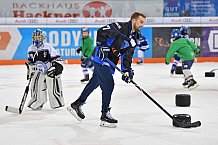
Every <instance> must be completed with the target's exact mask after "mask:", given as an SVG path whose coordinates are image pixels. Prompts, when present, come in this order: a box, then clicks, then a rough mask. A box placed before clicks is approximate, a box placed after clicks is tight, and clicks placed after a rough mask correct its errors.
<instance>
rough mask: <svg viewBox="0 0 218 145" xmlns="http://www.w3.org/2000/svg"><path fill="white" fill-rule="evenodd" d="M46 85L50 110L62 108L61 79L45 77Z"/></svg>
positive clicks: (58, 77)
mask: <svg viewBox="0 0 218 145" xmlns="http://www.w3.org/2000/svg"><path fill="white" fill-rule="evenodd" d="M46 85H47V91H48V96H49V102H50V106H51V108H53V109H55V108H59V107H63V106H64V98H63V88H62V81H61V77H60V76H57V77H55V78H51V77H48V76H46Z"/></svg>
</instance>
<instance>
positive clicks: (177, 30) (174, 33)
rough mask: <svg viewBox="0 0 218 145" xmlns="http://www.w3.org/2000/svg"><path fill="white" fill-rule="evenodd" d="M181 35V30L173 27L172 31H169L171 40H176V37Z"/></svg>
mask: <svg viewBox="0 0 218 145" xmlns="http://www.w3.org/2000/svg"><path fill="white" fill-rule="evenodd" d="M180 37H181V32H180V31H179V29H173V30H172V32H171V38H172V40H173V41H174V40H176V39H178V38H180Z"/></svg>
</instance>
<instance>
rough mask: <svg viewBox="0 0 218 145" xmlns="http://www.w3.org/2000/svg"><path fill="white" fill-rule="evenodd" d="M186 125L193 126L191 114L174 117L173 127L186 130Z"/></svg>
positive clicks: (175, 115)
mask: <svg viewBox="0 0 218 145" xmlns="http://www.w3.org/2000/svg"><path fill="white" fill-rule="evenodd" d="M184 124H191V116H190V115H189V114H174V115H173V126H175V127H183V128H184Z"/></svg>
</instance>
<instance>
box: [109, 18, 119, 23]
mask: <svg viewBox="0 0 218 145" xmlns="http://www.w3.org/2000/svg"><path fill="white" fill-rule="evenodd" d="M107 22H108V23H114V22H117V20H116V19H108V20H107Z"/></svg>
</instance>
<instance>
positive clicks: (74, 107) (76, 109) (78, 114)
mask: <svg viewBox="0 0 218 145" xmlns="http://www.w3.org/2000/svg"><path fill="white" fill-rule="evenodd" d="M82 105H83V103H82V102H81V101H80V100H76V101H75V102H73V103H72V104H71V105H70V106H69V107H67V110H68V111H69V112H70V113H71V114H72V115H73V116H74V117H75V118H76V119H77V120H79V121H81V120H82V119H84V118H85V115H84V113H83V111H82V109H81V107H82Z"/></svg>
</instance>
